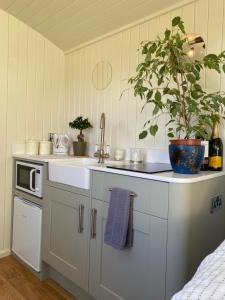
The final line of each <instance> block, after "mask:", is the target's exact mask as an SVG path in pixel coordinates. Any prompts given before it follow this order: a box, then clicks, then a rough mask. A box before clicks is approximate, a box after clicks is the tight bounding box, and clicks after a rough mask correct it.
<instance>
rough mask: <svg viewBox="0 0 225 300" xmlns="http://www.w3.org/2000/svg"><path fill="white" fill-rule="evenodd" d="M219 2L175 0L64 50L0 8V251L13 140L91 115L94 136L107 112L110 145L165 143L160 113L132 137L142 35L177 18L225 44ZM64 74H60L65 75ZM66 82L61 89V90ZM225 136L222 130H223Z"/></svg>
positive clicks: (211, 82) (209, 83)
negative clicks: (100, 73) (154, 124)
mask: <svg viewBox="0 0 225 300" xmlns="http://www.w3.org/2000/svg"><path fill="white" fill-rule="evenodd" d="M224 2H225V1H224V0H197V1H189V0H184V2H179V4H178V5H177V6H176V8H174V7H173V8H172V9H168V10H167V11H163V12H161V13H159V14H158V15H154V16H152V17H149V18H148V20H145V21H144V22H139V24H137V23H136V24H135V25H133V26H130V27H129V28H126V29H121V30H120V31H118V32H117V33H115V32H114V33H113V34H111V35H108V36H107V37H106V36H105V37H104V38H101V39H98V41H95V42H92V43H89V44H87V45H83V46H82V47H80V48H77V49H74V50H73V51H72V50H71V51H70V52H67V53H66V54H65V55H64V53H63V52H62V51H61V50H60V49H58V48H57V47H56V46H54V45H53V44H52V43H50V42H49V41H48V40H46V39H45V38H43V37H42V36H41V35H40V34H38V33H37V32H35V31H34V30H32V29H31V28H29V27H28V26H26V25H24V24H23V23H22V22H20V21H18V20H16V19H15V18H14V17H12V16H10V15H8V14H7V13H5V12H3V11H1V10H0V37H1V47H0V105H1V106H0V140H1V143H0V256H2V255H4V254H7V253H8V252H9V248H10V229H11V203H12V199H11V195H12V189H11V184H12V158H11V147H12V144H13V143H20V142H23V141H24V140H26V139H30V138H34V139H43V138H47V134H48V132H55V131H69V132H70V133H71V134H72V131H70V130H69V129H68V123H69V121H72V120H73V119H74V118H76V117H77V116H78V115H84V116H85V117H88V118H90V120H91V122H92V123H93V126H94V128H93V129H91V130H90V131H89V132H87V134H86V136H87V139H88V141H89V142H90V144H91V145H95V144H96V143H98V142H99V123H100V115H101V113H102V112H105V113H106V142H107V143H108V144H110V145H111V146H112V147H113V148H114V147H124V148H127V147H128V148H130V147H144V148H153V149H158V148H160V149H166V148H167V145H168V140H167V137H166V130H165V126H164V124H165V121H166V120H165V119H164V120H161V121H160V122H159V125H161V126H160V130H159V133H158V135H157V136H156V138H152V137H148V138H147V139H145V140H141V141H139V140H138V134H139V132H140V131H141V130H142V127H143V124H144V122H145V121H146V119H147V118H148V117H150V116H151V108H147V109H146V110H144V112H143V113H141V112H140V111H141V107H142V103H141V101H138V100H136V99H135V98H134V97H133V95H132V91H131V90H128V91H127V92H125V93H124V95H123V97H122V99H120V100H119V98H120V94H121V92H122V91H123V90H124V89H126V88H127V79H128V78H129V77H130V76H132V75H134V72H135V68H136V66H137V64H138V62H139V61H140V55H139V54H138V52H137V48H138V45H139V44H140V42H141V41H143V40H147V39H154V38H155V37H156V35H158V34H162V33H163V32H164V30H165V27H167V26H169V25H170V22H171V19H172V18H173V17H174V16H178V15H179V16H181V17H182V18H183V20H184V21H185V24H186V28H187V31H188V32H196V33H199V34H200V35H202V37H203V38H204V39H205V42H206V45H207V51H208V52H216V53H217V52H219V51H221V49H225V19H224V18H225V3H224ZM103 60H106V61H108V62H109V63H110V64H111V65H112V82H111V84H110V85H109V86H108V87H107V88H106V89H105V90H103V91H97V90H96V89H95V88H94V86H93V85H92V71H93V69H94V67H95V65H96V64H97V63H98V62H99V61H103ZM64 75H65V76H64ZM203 83H204V84H205V85H206V87H207V88H208V89H209V90H211V89H213V90H217V89H220V88H221V89H223V90H225V76H224V75H222V76H219V75H217V74H215V73H211V72H207V73H206V74H203ZM64 87H65V90H64ZM222 134H223V137H224V130H222Z"/></svg>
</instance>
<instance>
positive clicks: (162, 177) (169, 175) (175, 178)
mask: <svg viewBox="0 0 225 300" xmlns="http://www.w3.org/2000/svg"><path fill="white" fill-rule="evenodd" d="M13 157H14V158H17V159H25V160H32V161H36V162H45V163H48V162H51V161H56V160H64V159H65V160H73V159H74V163H75V164H76V163H77V162H76V161H78V160H79V158H78V157H75V156H70V155H25V154H23V155H22V154H15V155H13ZM90 160H91V159H90ZM109 163H110V164H112V163H113V162H112V161H110V162H109ZM115 163H118V162H115ZM83 166H85V167H86V168H89V169H90V170H95V171H100V172H107V173H112V174H120V175H125V176H131V177H138V178H145V179H151V180H157V181H162V182H171V183H195V182H201V181H205V180H210V179H212V178H216V177H221V176H224V175H225V171H220V172H213V171H206V172H200V173H199V174H196V175H184V174H177V173H174V172H172V171H171V172H162V173H155V174H146V173H139V172H134V171H125V170H119V169H111V168H106V166H107V160H106V161H105V164H100V165H99V164H98V163H97V159H94V158H93V162H92V163H91V164H90V162H89V160H87V163H86V164H83Z"/></svg>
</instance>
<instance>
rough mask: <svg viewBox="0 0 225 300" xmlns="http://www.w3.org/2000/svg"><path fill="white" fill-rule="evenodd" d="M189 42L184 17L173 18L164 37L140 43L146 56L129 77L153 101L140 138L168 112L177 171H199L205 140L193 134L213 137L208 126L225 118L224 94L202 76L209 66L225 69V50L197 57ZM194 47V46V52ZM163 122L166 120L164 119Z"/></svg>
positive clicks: (146, 99)
mask: <svg viewBox="0 0 225 300" xmlns="http://www.w3.org/2000/svg"><path fill="white" fill-rule="evenodd" d="M187 45H189V44H188V35H187V34H186V31H185V27H184V23H183V21H182V20H181V18H180V17H175V18H174V19H173V20H172V29H171V30H170V29H166V31H165V33H164V36H163V37H162V38H160V37H157V38H156V39H155V40H154V41H147V42H142V43H141V49H140V50H141V54H142V61H141V62H140V63H139V65H138V66H137V69H136V75H135V76H134V77H132V78H130V79H129V81H128V82H129V84H130V85H131V86H132V88H133V90H134V95H135V96H139V98H140V99H141V100H142V101H143V102H144V105H143V109H144V108H145V106H146V105H151V106H152V117H151V118H150V119H149V120H147V121H146V122H145V124H144V129H143V131H142V132H141V133H140V135H139V138H140V139H143V138H145V137H146V136H147V135H148V134H151V135H153V136H155V135H156V133H157V131H158V126H159V124H158V120H159V119H160V117H161V116H162V115H165V114H166V115H168V116H169V118H168V122H167V124H166V127H167V135H168V137H169V138H171V141H170V142H171V144H170V145H169V154H170V161H171V165H172V167H173V170H174V171H175V172H178V173H184V174H190V173H191V174H193V173H198V172H199V170H200V166H201V163H202V160H203V155H204V146H201V144H200V140H199V139H196V138H195V137H196V136H198V137H201V138H206V139H207V138H209V135H208V130H207V128H212V126H213V123H215V122H219V121H220V119H221V118H224V108H225V95H224V93H223V92H220V91H217V92H210V93H209V92H207V91H206V90H205V89H204V88H203V87H202V86H201V82H200V78H201V74H202V73H201V72H202V70H204V69H211V70H214V71H216V72H218V73H220V72H221V70H223V71H224V72H225V51H223V52H221V53H220V54H219V55H215V54H208V55H206V56H203V58H202V60H200V59H198V58H195V55H194V48H193V47H190V48H189V53H188V52H187V51H185V47H187ZM191 51H192V52H191ZM163 126H164V125H163Z"/></svg>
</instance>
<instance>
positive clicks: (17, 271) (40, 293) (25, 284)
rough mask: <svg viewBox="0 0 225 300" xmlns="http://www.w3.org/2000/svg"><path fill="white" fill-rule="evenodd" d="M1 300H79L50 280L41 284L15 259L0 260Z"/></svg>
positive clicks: (10, 257)
mask: <svg viewBox="0 0 225 300" xmlns="http://www.w3.org/2000/svg"><path fill="white" fill-rule="evenodd" d="M0 300H78V299H76V298H74V297H73V296H72V295H71V294H70V293H68V292H67V291H66V290H64V289H63V288H61V287H60V286H59V285H58V284H57V283H56V282H54V281H53V280H51V279H48V280H46V281H44V282H41V281H40V280H39V279H38V278H36V277H35V276H34V275H33V274H32V273H31V272H30V271H29V270H27V269H26V268H25V267H24V266H23V265H21V264H20V263H19V262H18V261H17V260H16V259H15V258H14V257H12V256H8V257H5V258H2V259H0Z"/></svg>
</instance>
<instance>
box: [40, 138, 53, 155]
mask: <svg viewBox="0 0 225 300" xmlns="http://www.w3.org/2000/svg"><path fill="white" fill-rule="evenodd" d="M51 152H52V143H51V142H49V141H40V144H39V154H40V155H50V154H51Z"/></svg>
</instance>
